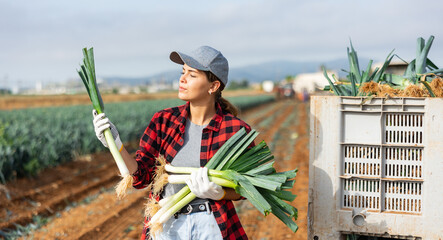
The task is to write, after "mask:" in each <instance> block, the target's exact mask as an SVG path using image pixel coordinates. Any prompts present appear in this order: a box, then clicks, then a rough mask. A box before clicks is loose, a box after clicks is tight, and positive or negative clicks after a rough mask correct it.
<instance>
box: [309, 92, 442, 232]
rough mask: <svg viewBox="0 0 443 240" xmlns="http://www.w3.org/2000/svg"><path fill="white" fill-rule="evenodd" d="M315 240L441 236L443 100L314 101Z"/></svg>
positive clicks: (311, 213)
mask: <svg viewBox="0 0 443 240" xmlns="http://www.w3.org/2000/svg"><path fill="white" fill-rule="evenodd" d="M311 114H312V115H311V142H310V144H311V145H310V146H311V151H310V164H311V165H310V175H309V178H310V179H309V180H310V183H309V189H310V192H309V215H308V216H309V221H308V229H309V236H308V237H309V239H344V236H346V235H349V234H358V235H365V236H378V237H384V238H397V239H439V238H442V237H443V206H441V204H439V201H442V200H443V190H442V189H443V188H440V187H439V185H440V183H441V182H443V177H442V176H443V174H442V171H443V131H442V130H441V129H442V127H441V126H440V125H441V124H442V123H443V99H435V98H434V99H431V98H393V99H383V98H373V99H368V98H359V97H331V96H328V97H324V96H323V97H320V96H318V97H312V98H311Z"/></svg>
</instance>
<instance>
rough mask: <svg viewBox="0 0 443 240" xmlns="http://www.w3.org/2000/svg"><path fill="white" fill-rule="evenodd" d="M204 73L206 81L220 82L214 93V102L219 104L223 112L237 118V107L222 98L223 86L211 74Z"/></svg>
mask: <svg viewBox="0 0 443 240" xmlns="http://www.w3.org/2000/svg"><path fill="white" fill-rule="evenodd" d="M205 73H206V76H207V77H208V80H209V81H210V82H215V81H219V82H220V87H219V88H218V90H217V91H216V92H215V101H216V102H218V103H219V104H220V106H221V108H222V110H223V111H225V112H228V113H230V114H232V115H234V116H235V117H237V115H238V109H237V107H236V106H234V105H233V104H232V103H230V102H229V101H228V100H226V99H225V98H223V97H222V91H223V89H225V85H224V84H223V83H222V81H220V79H218V77H217V76H215V75H214V74H213V73H212V72H209V71H205Z"/></svg>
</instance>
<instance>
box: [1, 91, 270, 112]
mask: <svg viewBox="0 0 443 240" xmlns="http://www.w3.org/2000/svg"><path fill="white" fill-rule="evenodd" d="M257 94H263V92H262V91H259V90H250V89H246V90H241V89H240V90H231V91H230V90H225V91H223V96H224V97H234V96H245V95H257ZM102 97H103V102H105V103H114V102H128V101H140V100H154V99H168V98H176V97H177V92H176V91H174V92H160V93H154V94H153V93H141V94H103V95H102ZM79 104H83V105H90V104H91V100H89V96H88V95H87V94H86V93H85V94H76V95H69V94H65V95H47V96H46V95H40V96H15V95H13V96H0V110H11V109H23V108H34V107H54V106H68V105H79Z"/></svg>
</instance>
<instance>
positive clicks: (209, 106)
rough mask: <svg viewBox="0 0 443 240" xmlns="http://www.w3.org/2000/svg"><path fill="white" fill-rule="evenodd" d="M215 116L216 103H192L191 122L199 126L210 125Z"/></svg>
mask: <svg viewBox="0 0 443 240" xmlns="http://www.w3.org/2000/svg"><path fill="white" fill-rule="evenodd" d="M214 114H215V102H214V101H209V102H207V103H204V104H201V103H193V102H190V114H189V120H190V121H191V122H193V123H194V124H197V125H206V124H209V122H210V121H211V119H212V117H213V116H214Z"/></svg>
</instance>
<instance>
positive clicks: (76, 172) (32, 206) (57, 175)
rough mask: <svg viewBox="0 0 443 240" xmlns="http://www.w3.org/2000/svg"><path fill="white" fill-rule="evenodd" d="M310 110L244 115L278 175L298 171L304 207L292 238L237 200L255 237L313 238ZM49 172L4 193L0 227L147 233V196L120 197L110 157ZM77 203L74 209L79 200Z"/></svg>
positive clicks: (284, 105)
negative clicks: (36, 218) (35, 220)
mask: <svg viewBox="0 0 443 240" xmlns="http://www.w3.org/2000/svg"><path fill="white" fill-rule="evenodd" d="M307 113H308V106H307V105H306V104H303V103H297V102H294V101H278V102H274V103H271V104H266V105H262V106H260V107H258V108H254V109H251V110H248V111H246V112H244V113H242V114H241V118H242V119H244V120H245V121H246V122H248V123H249V124H250V125H251V126H252V127H253V128H254V129H257V130H258V131H259V132H260V135H259V136H258V137H257V139H256V141H257V142H258V141H261V140H265V141H266V142H267V143H268V144H269V146H270V148H271V150H272V152H273V154H274V156H275V159H276V168H277V169H278V170H279V171H284V170H289V169H294V168H298V169H299V172H298V175H297V177H296V181H297V182H296V184H295V186H294V191H293V193H294V194H297V195H298V197H297V198H296V200H295V201H294V202H293V205H294V206H296V207H297V208H298V210H299V220H297V224H298V225H299V230H298V232H297V233H295V234H294V233H292V232H291V231H290V230H289V229H288V228H287V227H286V226H285V225H284V224H282V223H281V222H280V221H279V220H278V219H276V218H275V217H274V216H268V217H266V219H265V218H264V217H263V216H262V215H261V214H260V213H259V212H258V211H257V210H256V209H255V208H254V207H253V206H252V205H250V204H249V202H247V201H241V202H238V203H236V207H237V209H238V212H239V217H240V220H241V222H242V224H243V226H244V227H245V230H246V232H247V234H248V236H249V237H250V239H267V240H268V239H306V236H307V233H306V212H307V199H308V193H307V189H308V162H309V159H308V153H309V151H308V146H307V144H308V142H309V141H308V135H307V134H308V129H307V128H308V125H307V124H308V116H307ZM83 158H84V159H81V160H80V161H76V162H72V163H69V164H66V165H64V166H59V167H56V168H53V169H49V170H47V171H46V172H45V173H43V175H41V176H40V177H39V178H38V179H36V180H29V179H22V180H20V181H17V182H14V183H11V184H8V185H7V188H8V189H9V194H10V195H11V200H7V199H6V198H5V195H4V194H0V200H1V203H0V204H1V205H0V206H1V212H0V219H1V221H0V224H2V225H0V226H1V228H0V229H4V228H5V227H7V228H10V227H12V226H13V224H14V223H26V222H30V221H31V220H32V216H33V215H35V214H40V215H43V216H50V218H51V220H50V221H49V223H48V224H46V225H45V226H44V227H43V228H41V229H39V230H38V231H35V232H33V233H32V238H33V239H138V238H139V235H140V233H141V230H142V224H143V223H142V222H143V211H144V206H143V205H144V203H145V197H146V196H147V192H145V191H143V190H142V191H139V190H133V191H131V192H130V193H129V195H128V196H127V197H126V198H125V199H124V200H120V201H119V200H116V197H115V193H114V191H113V189H112V188H113V186H114V185H115V184H116V183H117V181H118V179H119V177H118V176H117V173H118V170H117V167H115V163H114V162H113V160H112V156H111V155H110V154H108V153H101V154H96V155H91V156H87V157H83ZM73 201H74V202H76V203H75V204H72V202H73Z"/></svg>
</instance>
